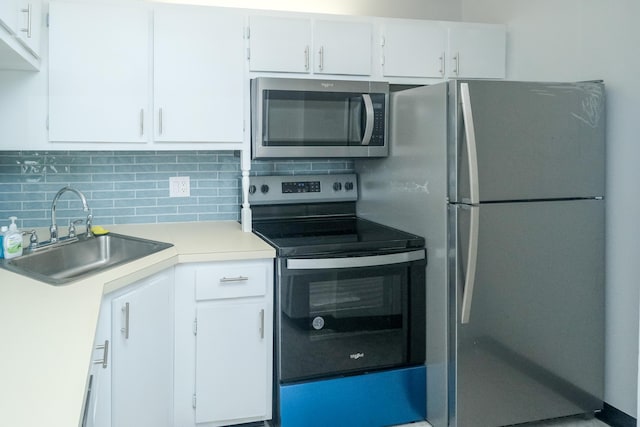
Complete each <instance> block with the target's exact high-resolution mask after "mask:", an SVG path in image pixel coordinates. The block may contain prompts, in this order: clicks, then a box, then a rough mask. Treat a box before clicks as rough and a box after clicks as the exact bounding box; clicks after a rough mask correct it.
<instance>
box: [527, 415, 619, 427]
mask: <svg viewBox="0 0 640 427" xmlns="http://www.w3.org/2000/svg"><path fill="white" fill-rule="evenodd" d="M525 426H526V427H608V425H607V424H605V423H603V422H602V421H600V420H597V419H595V418H592V419H585V418H584V417H571V418H564V419H560V420H554V421H547V422H544V423H533V424H525ZM523 427H524V426H523Z"/></svg>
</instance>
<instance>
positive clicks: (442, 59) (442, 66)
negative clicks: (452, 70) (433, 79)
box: [440, 52, 445, 77]
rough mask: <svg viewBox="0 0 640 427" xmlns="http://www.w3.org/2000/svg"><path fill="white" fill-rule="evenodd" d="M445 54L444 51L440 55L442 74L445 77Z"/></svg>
mask: <svg viewBox="0 0 640 427" xmlns="http://www.w3.org/2000/svg"><path fill="white" fill-rule="evenodd" d="M444 55H445V53H444V52H442V55H440V75H441V76H442V77H444V64H445V61H444V58H445V56H444Z"/></svg>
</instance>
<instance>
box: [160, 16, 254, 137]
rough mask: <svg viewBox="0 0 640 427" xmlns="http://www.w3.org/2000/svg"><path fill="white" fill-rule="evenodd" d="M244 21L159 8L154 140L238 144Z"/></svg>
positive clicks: (240, 118) (240, 119)
mask: <svg viewBox="0 0 640 427" xmlns="http://www.w3.org/2000/svg"><path fill="white" fill-rule="evenodd" d="M243 30H244V19H243V15H242V13H241V12H240V11H238V10H234V9H224V8H210V7H196V6H170V5H159V6H158V7H157V8H156V10H155V17H154V104H155V108H154V119H155V120H154V123H155V125H154V140H155V141H166V142H238V143H240V142H241V141H242V140H243V107H244V102H243V99H244V86H243V73H244V61H245V59H244V38H243Z"/></svg>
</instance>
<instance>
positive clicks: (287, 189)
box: [282, 181, 320, 194]
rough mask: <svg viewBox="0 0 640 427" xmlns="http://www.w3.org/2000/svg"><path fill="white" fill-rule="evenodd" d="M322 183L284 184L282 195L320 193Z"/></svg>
mask: <svg viewBox="0 0 640 427" xmlns="http://www.w3.org/2000/svg"><path fill="white" fill-rule="evenodd" d="M319 192H320V181H298V182H283V183H282V193H284V194H286V193H319Z"/></svg>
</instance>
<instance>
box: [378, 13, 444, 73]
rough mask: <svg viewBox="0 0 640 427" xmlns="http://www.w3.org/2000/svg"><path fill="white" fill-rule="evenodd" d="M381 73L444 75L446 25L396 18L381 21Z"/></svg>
mask: <svg viewBox="0 0 640 427" xmlns="http://www.w3.org/2000/svg"><path fill="white" fill-rule="evenodd" d="M381 31H382V54H383V61H382V75H383V76H385V77H424V78H438V79H441V78H443V77H444V76H445V66H446V50H447V28H446V27H445V26H444V25H443V24H442V23H440V22H435V21H421V20H405V19H402V20H401V19H393V20H385V21H384V22H383V23H382V29H381Z"/></svg>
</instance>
